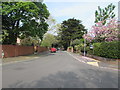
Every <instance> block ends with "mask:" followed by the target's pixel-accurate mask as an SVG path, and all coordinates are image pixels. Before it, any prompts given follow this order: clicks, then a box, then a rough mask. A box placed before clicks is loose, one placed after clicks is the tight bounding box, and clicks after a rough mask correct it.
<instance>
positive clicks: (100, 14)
mask: <svg viewBox="0 0 120 90" xmlns="http://www.w3.org/2000/svg"><path fill="white" fill-rule="evenodd" d="M114 9H115V5H113V4H112V3H111V4H110V5H108V6H107V7H105V8H104V9H101V8H100V6H98V10H96V11H95V23H97V22H99V21H104V22H103V25H104V24H106V20H107V19H112V18H114V17H115V14H114V12H113V10H114Z"/></svg>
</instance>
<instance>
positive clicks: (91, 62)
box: [67, 52, 119, 70]
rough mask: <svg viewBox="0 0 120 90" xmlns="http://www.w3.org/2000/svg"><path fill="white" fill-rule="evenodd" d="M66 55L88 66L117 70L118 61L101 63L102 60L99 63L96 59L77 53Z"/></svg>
mask: <svg viewBox="0 0 120 90" xmlns="http://www.w3.org/2000/svg"><path fill="white" fill-rule="evenodd" d="M67 53H68V54H70V55H71V56H73V57H74V58H76V59H77V60H78V61H80V62H83V63H86V64H89V65H93V66H97V67H101V68H107V69H114V70H119V69H118V61H103V60H101V61H100V60H97V59H93V58H89V57H86V56H82V55H80V54H77V53H72V52H67Z"/></svg>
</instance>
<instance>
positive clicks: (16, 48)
mask: <svg viewBox="0 0 120 90" xmlns="http://www.w3.org/2000/svg"><path fill="white" fill-rule="evenodd" d="M0 48H1V50H0V57H2V50H3V52H4V57H5V58H7V57H16V56H21V55H29V54H33V53H34V52H35V50H34V46H20V45H0ZM46 50H47V48H45V47H40V46H38V52H39V53H40V52H43V51H46Z"/></svg>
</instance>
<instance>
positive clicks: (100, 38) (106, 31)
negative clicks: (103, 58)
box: [83, 19, 120, 42]
mask: <svg viewBox="0 0 120 90" xmlns="http://www.w3.org/2000/svg"><path fill="white" fill-rule="evenodd" d="M102 23H103V22H98V23H96V24H97V26H96V25H94V26H92V30H91V31H90V32H88V33H87V34H86V35H84V36H83V37H84V38H85V39H86V40H87V41H89V42H92V41H94V42H104V41H107V42H110V41H118V38H119V37H118V36H119V35H120V32H119V29H118V23H117V20H116V19H111V20H109V22H108V23H107V24H106V25H103V24H102ZM99 25H100V26H99Z"/></svg>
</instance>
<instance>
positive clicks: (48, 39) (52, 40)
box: [41, 33, 57, 47]
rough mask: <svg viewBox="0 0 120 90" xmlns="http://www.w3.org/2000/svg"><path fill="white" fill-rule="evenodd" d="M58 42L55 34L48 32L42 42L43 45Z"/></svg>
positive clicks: (50, 45) (48, 45)
mask: <svg viewBox="0 0 120 90" xmlns="http://www.w3.org/2000/svg"><path fill="white" fill-rule="evenodd" d="M56 42H57V40H56V38H55V36H54V35H52V34H49V33H46V34H45V36H44V38H43V41H42V43H41V46H44V47H52V45H53V44H55V43H56Z"/></svg>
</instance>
